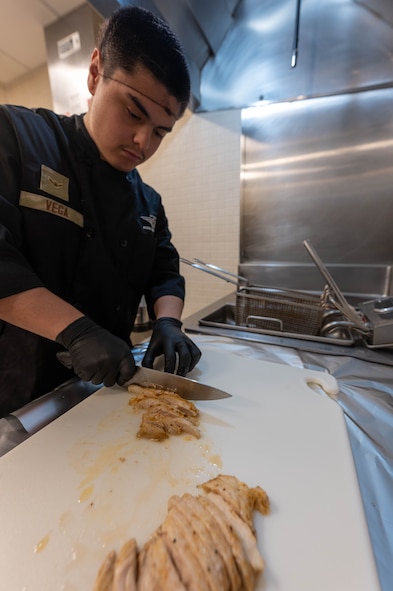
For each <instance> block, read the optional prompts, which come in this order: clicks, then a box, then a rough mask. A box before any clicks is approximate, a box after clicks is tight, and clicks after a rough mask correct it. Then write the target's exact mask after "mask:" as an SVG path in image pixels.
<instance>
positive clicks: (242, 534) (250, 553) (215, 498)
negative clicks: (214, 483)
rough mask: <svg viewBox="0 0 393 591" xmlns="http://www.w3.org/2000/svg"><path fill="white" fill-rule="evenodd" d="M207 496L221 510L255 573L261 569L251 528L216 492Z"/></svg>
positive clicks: (261, 561) (259, 555) (261, 562)
mask: <svg viewBox="0 0 393 591" xmlns="http://www.w3.org/2000/svg"><path fill="white" fill-rule="evenodd" d="M207 497H208V498H209V499H210V500H211V501H212V502H213V503H214V504H215V505H216V506H217V507H218V508H219V509H220V510H221V511H222V512H223V514H224V515H225V519H226V521H227V523H228V524H229V526H230V527H231V528H232V530H233V531H234V532H235V533H236V535H237V537H238V538H239V540H240V541H241V544H242V546H243V549H244V552H245V554H246V556H247V559H248V561H249V563H250V564H251V566H252V568H253V569H254V571H255V573H256V574H259V573H260V572H262V571H263V568H264V562H263V558H262V556H261V554H260V552H259V550H258V544H257V539H256V537H255V535H254V532H253V531H252V529H251V528H250V527H249V525H247V523H245V522H244V521H243V520H242V519H241V518H240V517H239V516H238V515H237V513H235V512H234V511H233V509H232V508H231V507H230V506H229V505H228V503H227V502H226V501H225V500H224V499H223V498H222V497H221V496H220V495H217V494H216V493H208V494H207Z"/></svg>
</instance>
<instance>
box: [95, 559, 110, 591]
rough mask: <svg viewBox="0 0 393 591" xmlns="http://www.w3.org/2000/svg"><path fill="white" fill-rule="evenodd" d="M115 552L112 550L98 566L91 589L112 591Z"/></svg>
mask: <svg viewBox="0 0 393 591" xmlns="http://www.w3.org/2000/svg"><path fill="white" fill-rule="evenodd" d="M115 561H116V552H115V551H114V550H112V551H111V552H109V554H107V556H106V557H105V560H104V562H103V563H102V565H101V566H100V570H99V571H98V574H97V578H96V581H95V584H94V587H93V591H112V583H113V575H114V571H115Z"/></svg>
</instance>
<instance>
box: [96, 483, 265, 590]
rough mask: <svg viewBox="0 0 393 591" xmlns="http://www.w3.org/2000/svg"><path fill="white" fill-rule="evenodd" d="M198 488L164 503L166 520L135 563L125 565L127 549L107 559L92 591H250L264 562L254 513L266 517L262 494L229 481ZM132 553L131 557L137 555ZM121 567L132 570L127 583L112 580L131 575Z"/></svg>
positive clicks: (263, 494) (127, 557)
mask: <svg viewBox="0 0 393 591" xmlns="http://www.w3.org/2000/svg"><path fill="white" fill-rule="evenodd" d="M199 488H200V489H201V490H202V491H203V493H202V494H198V495H191V494H189V493H185V494H184V495H182V496H181V497H180V496H177V495H173V496H172V497H171V498H170V499H169V502H168V513H167V516H166V518H165V519H164V521H163V523H162V524H161V525H160V526H159V527H158V528H157V529H156V531H155V532H154V533H153V535H152V536H151V537H150V539H149V540H148V541H147V542H146V543H145V545H144V546H143V548H142V549H141V551H140V552H139V553H138V554H137V558H135V556H136V554H133V555H132V558H131V559H130V551H129V550H128V551H124V548H125V546H126V545H125V546H123V548H122V549H121V550H120V552H119V555H118V556H117V557H116V554H115V553H114V552H111V553H110V554H108V556H107V557H106V559H105V561H104V563H103V565H102V567H101V568H100V570H99V573H98V576H97V580H96V584H95V587H94V591H134V590H137V591H254V590H255V586H256V583H257V579H258V576H259V575H260V573H261V572H262V571H263V568H264V561H263V558H262V556H261V554H260V552H259V549H258V542H257V538H256V533H255V529H254V526H253V511H254V510H258V511H260V512H261V513H262V514H263V515H266V514H267V513H269V510H270V504H269V498H268V496H267V494H266V492H265V491H264V490H263V489H262V488H260V487H259V486H257V487H255V488H249V487H248V486H247V485H246V484H245V483H244V482H241V481H239V480H238V479H237V478H236V477H234V476H229V475H220V476H218V477H217V478H214V479H212V480H209V481H208V482H206V483H204V484H201V485H200V486H199ZM132 543H133V544H135V542H134V540H132ZM132 547H133V548H134V550H131V554H132V552H134V551H135V553H136V546H135V545H134V546H132ZM123 561H127V562H128V564H130V563H132V564H133V565H135V564H136V565H137V570H136V571H135V569H134V570H132V572H133V573H134V574H133V575H132V577H131V578H130V580H129V581H128V580H127V577H125V576H118V577H117V578H116V572H119V573H122V575H123V573H124V572H127V573H128V572H130V569H129V568H128V567H127V566H126V567H123V564H122V563H123ZM133 568H134V567H133ZM116 569H117V570H116ZM120 580H121V581H122V583H121V585H120V584H119V583H117V581H120ZM135 585H136V586H135Z"/></svg>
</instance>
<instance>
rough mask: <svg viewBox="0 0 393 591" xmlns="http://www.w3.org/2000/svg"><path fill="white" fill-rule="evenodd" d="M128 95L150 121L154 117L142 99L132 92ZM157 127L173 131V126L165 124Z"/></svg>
mask: <svg viewBox="0 0 393 591" xmlns="http://www.w3.org/2000/svg"><path fill="white" fill-rule="evenodd" d="M128 96H129V98H130V100H131V101H132V102H133V103H134V105H135V106H136V107H137V108H138V109H139V110H140V112H141V113H143V115H144V116H145V117H147V118H148V119H149V121H151V120H152V119H151V116H150V113H149V112H148V111H147V110H146V108H145V106H144V105H143V104H142V103H141V102H140V100H139V99H138V98H137V97H136V96H134V95H133V94H131V93H130V92H129V93H128ZM157 127H158V128H159V129H163V130H164V131H167V132H168V133H170V132H171V131H172V127H165V126H164V125H157Z"/></svg>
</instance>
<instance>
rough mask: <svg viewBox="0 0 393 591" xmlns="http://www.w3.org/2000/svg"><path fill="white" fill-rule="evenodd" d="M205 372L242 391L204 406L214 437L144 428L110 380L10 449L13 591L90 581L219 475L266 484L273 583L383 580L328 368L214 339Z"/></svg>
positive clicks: (265, 538)
mask: <svg viewBox="0 0 393 591" xmlns="http://www.w3.org/2000/svg"><path fill="white" fill-rule="evenodd" d="M201 348H202V350H203V357H202V359H201V361H200V363H199V365H198V366H197V368H196V369H195V370H194V372H193V374H192V377H194V379H198V380H199V381H201V382H204V383H207V384H210V385H214V386H217V387H219V388H222V389H224V390H227V391H228V392H230V393H231V394H232V398H228V399H225V400H218V401H212V402H198V403H196V404H197V406H198V407H199V409H200V411H201V425H202V427H201V428H202V438H201V439H200V440H199V441H196V440H194V439H192V438H190V437H179V438H173V439H171V440H170V441H168V442H163V443H155V442H151V441H144V440H138V439H136V431H137V429H138V425H139V421H140V416H138V415H134V414H133V412H132V410H131V407H130V406H129V405H128V400H129V394H128V393H127V392H126V391H124V390H123V389H121V388H104V389H103V390H100V391H99V392H97V393H95V394H93V395H92V396H91V397H90V398H88V399H87V400H85V401H84V402H82V403H81V404H79V405H78V406H77V407H75V408H73V409H72V410H71V411H69V412H68V413H66V414H65V415H63V416H62V417H60V418H59V419H57V420H56V421H54V422H53V423H52V424H50V425H49V426H48V427H46V428H45V429H43V430H42V431H40V432H39V433H37V434H36V435H34V436H33V437H31V438H30V439H29V440H28V441H26V442H24V443H22V444H21V445H20V446H18V447H17V448H16V449H14V450H13V451H11V452H9V453H8V454H6V455H5V456H3V457H2V458H0V524H1V535H0V590H1V591H89V590H90V589H91V588H92V586H93V583H94V580H95V576H96V573H97V570H98V568H99V566H100V564H101V562H102V560H103V558H104V556H105V555H106V553H107V552H108V551H109V550H111V549H119V548H120V546H121V545H122V543H123V542H124V541H125V540H126V539H128V538H130V537H136V539H137V541H138V543H139V544H143V542H144V541H145V540H146V539H147V537H148V535H149V534H150V533H151V532H152V531H154V529H155V528H156V527H157V526H158V525H159V523H160V522H161V521H162V519H163V518H164V516H165V513H166V504H167V500H168V498H169V496H170V495H171V494H174V493H177V494H181V493H183V492H185V491H190V492H196V485H197V484H198V483H199V482H203V481H204V480H207V479H208V478H210V477H213V476H215V475H216V474H217V473H218V472H223V473H227V474H234V475H235V476H237V477H238V478H240V479H241V480H244V481H245V482H246V483H247V484H248V485H249V486H255V485H260V486H262V487H263V488H265V490H266V491H267V492H268V494H269V496H270V499H271V514H270V515H269V516H267V517H261V516H256V517H255V523H256V528H257V534H258V540H259V546H260V550H261V553H262V555H263V556H264V559H265V562H266V569H265V572H264V573H263V575H262V576H261V578H260V579H259V582H258V587H257V589H258V590H259V591H377V590H379V589H380V587H379V584H378V579H377V575H376V570H375V565H374V560H373V555H372V550H371V546H370V542H369V536H368V531H367V526H366V521H365V517H364V513H363V508H362V503H361V498H360V494H359V489H358V484H357V479H356V474H355V470H354V465H353V461H352V456H351V451H350V446H349V442H348V436H347V432H346V428H345V423H344V419H343V415H342V411H341V409H340V407H339V406H338V404H337V403H336V402H334V401H333V400H331V399H330V398H329V397H328V396H326V395H324V394H323V393H322V394H321V393H320V392H319V393H318V392H317V391H315V390H313V389H311V388H310V387H309V385H308V383H316V384H320V385H322V387H323V388H324V389H325V391H327V392H329V393H330V394H332V395H334V393H335V392H336V390H337V383H336V381H335V379H334V378H333V377H331V376H329V375H328V374H325V373H322V372H316V371H311V370H303V369H297V368H292V367H289V366H286V365H281V364H276V363H270V362H266V361H258V360H251V359H248V358H244V357H239V356H236V355H231V354H229V353H226V352H225V353H224V352H223V353H221V352H220V351H217V350H213V349H209V347H208V346H207V347H204V346H202V347H201Z"/></svg>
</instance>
